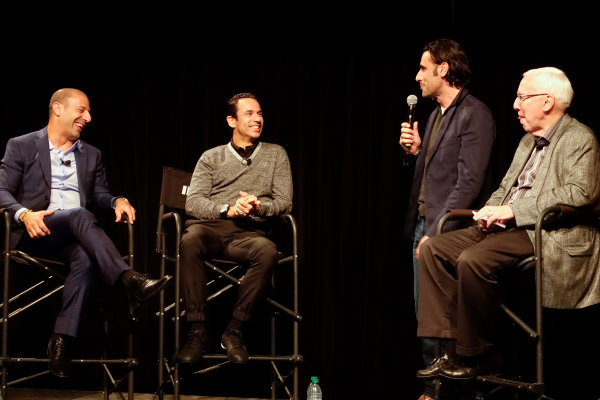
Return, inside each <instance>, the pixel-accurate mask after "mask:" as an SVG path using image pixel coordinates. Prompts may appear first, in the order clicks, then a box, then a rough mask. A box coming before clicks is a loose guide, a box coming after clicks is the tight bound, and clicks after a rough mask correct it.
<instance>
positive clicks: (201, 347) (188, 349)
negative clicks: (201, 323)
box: [177, 329, 206, 364]
mask: <svg viewBox="0 0 600 400" xmlns="http://www.w3.org/2000/svg"><path fill="white" fill-rule="evenodd" d="M205 349H206V331H205V330H204V329H196V330H192V331H189V332H188V337H187V340H186V342H185V345H184V346H183V349H182V350H181V351H180V352H179V355H178V357H177V359H178V360H179V362H182V363H190V364H194V363H196V362H197V361H198V360H199V359H200V357H202V354H203V353H204V351H205Z"/></svg>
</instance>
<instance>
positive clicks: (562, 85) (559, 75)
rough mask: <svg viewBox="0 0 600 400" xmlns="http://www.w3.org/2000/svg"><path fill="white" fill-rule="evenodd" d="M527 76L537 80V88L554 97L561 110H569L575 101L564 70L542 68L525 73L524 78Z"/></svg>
mask: <svg viewBox="0 0 600 400" xmlns="http://www.w3.org/2000/svg"><path fill="white" fill-rule="evenodd" d="M526 76H529V77H531V78H532V79H534V80H535V86H536V88H537V90H538V91H539V92H540V93H541V92H545V93H548V94H551V95H552V96H554V98H555V99H556V102H557V104H558V107H559V108H560V109H562V110H566V109H567V108H569V106H570V105H571V100H573V87H572V86H571V81H569V78H567V75H566V74H565V73H564V72H563V71H562V70H560V69H558V68H555V67H542V68H536V69H530V70H529V71H527V72H525V73H523V77H526Z"/></svg>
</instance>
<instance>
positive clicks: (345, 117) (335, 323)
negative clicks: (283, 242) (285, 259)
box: [0, 2, 600, 400]
mask: <svg viewBox="0 0 600 400" xmlns="http://www.w3.org/2000/svg"><path fill="white" fill-rule="evenodd" d="M505 5H506V4H505ZM497 7H498V8H499V9H497V10H495V12H494V13H491V14H490V13H489V12H487V11H486V12H483V11H482V12H479V11H477V9H475V8H473V7H470V6H467V5H466V4H463V3H461V2H456V3H455V2H440V4H438V5H430V6H425V5H423V6H418V7H417V6H415V7H414V9H411V10H405V11H410V12H406V13H404V14H393V15H392V14H390V13H388V14H386V12H385V11H377V12H376V11H372V10H367V11H366V12H365V13H364V14H362V13H360V12H353V13H352V15H351V16H350V17H348V16H347V18H340V17H339V16H338V15H336V14H335V13H332V14H331V16H328V17H327V18H326V17H324V16H322V15H321V16H320V17H314V16H312V15H309V13H308V12H306V10H304V12H305V13H306V14H304V13H303V14H301V15H300V16H299V17H298V18H297V19H293V21H292V20H290V19H289V18H288V17H289V15H287V16H286V18H283V17H281V18H274V19H270V21H267V23H265V21H264V18H263V19H261V20H260V21H257V24H258V25H259V27H258V28H257V29H256V30H255V29H254V28H253V24H252V22H253V19H254V17H253V16H252V14H251V13H249V14H248V21H246V22H245V23H244V25H238V24H233V25H232V27H227V28H226V29H222V28H221V29H216V28H214V26H212V25H211V26H210V27H209V26H207V25H206V24H204V23H193V22H197V21H192V19H193V18H191V16H188V17H189V18H186V17H185V16H184V15H183V14H185V10H180V11H177V12H175V10H172V12H169V13H166V14H165V15H161V16H158V15H154V19H153V20H152V22H147V23H145V22H140V20H138V21H137V22H136V23H135V24H130V23H129V21H126V18H124V17H121V18H116V20H109V21H108V22H106V21H105V22H104V24H103V25H102V26H100V25H99V24H90V26H87V27H86V28H85V29H84V30H83V33H82V34H81V36H79V34H77V33H75V32H70V31H67V32H65V31H64V30H61V31H60V35H59V36H60V39H59V40H58V41H56V42H55V41H54V39H51V36H50V34H49V33H48V32H51V31H52V29H50V30H49V31H48V32H46V33H45V34H43V35H42V36H37V35H32V36H27V35H24V36H23V38H22V39H20V38H19V39H18V40H14V41H9V42H8V43H7V46H8V49H7V50H6V54H7V55H8V57H4V61H3V63H4V67H5V71H6V70H7V72H5V74H4V78H5V79H4V86H5V89H6V90H5V96H3V99H2V107H1V108H0V113H1V118H2V124H3V128H2V140H1V143H0V145H1V146H2V148H4V144H5V142H6V140H7V139H8V138H9V137H12V136H16V135H19V134H24V133H27V132H30V131H33V130H37V129H39V128H41V127H43V126H44V125H45V124H46V122H47V114H46V111H45V110H46V107H47V106H48V101H49V98H50V95H51V94H52V92H53V91H54V90H56V89H58V88H60V87H76V88H79V89H82V90H83V91H85V92H86V93H87V94H88V96H89V97H90V101H91V106H92V116H93V119H94V120H93V122H92V124H91V125H90V126H89V127H88V128H86V130H85V131H84V132H83V139H84V140H86V141H87V142H89V143H91V144H93V145H95V146H97V147H99V148H100V149H102V150H103V155H104V162H105V164H106V168H107V172H108V176H109V180H110V182H111V187H112V189H113V192H114V193H116V194H121V195H124V196H126V197H128V198H129V199H130V201H131V202H132V203H133V204H134V206H135V207H136V208H137V218H138V219H137V221H136V224H135V226H136V235H137V236H136V257H137V259H136V268H137V269H138V270H140V271H143V272H148V273H150V274H152V275H156V274H157V273H158V262H159V259H158V256H157V255H155V254H154V235H155V229H156V215H157V211H158V199H159V193H160V179H161V171H162V167H163V166H175V167H178V168H182V169H187V170H193V168H194V166H195V163H196V161H197V159H198V157H199V156H200V154H201V153H202V152H203V151H204V150H206V149H208V148H210V147H213V146H216V145H219V144H223V143H226V142H227V141H228V140H229V135H230V133H229V129H228V127H227V125H226V122H225V116H224V105H225V102H226V100H227V99H228V98H229V97H230V96H231V95H233V94H235V93H237V92H242V91H250V92H253V93H255V94H256V95H257V96H258V98H259V99H260V102H261V105H262V108H263V111H264V117H265V127H264V130H263V140H265V141H269V142H275V143H279V144H281V145H283V146H284V147H285V148H286V149H287V151H288V153H289V156H290V161H291V165H292V171H293V177H294V207H293V214H294V215H295V217H296V219H297V221H298V227H299V239H300V251H301V257H300V263H301V264H300V268H301V286H300V287H301V297H300V299H301V300H300V301H301V313H302V314H303V316H304V321H303V323H302V324H301V335H302V336H301V353H302V354H303V355H304V360H305V362H304V364H303V367H302V383H303V385H302V387H301V389H302V391H304V388H305V386H307V385H308V381H309V377H310V376H311V375H317V376H319V378H320V379H321V385H322V387H323V391H324V393H325V398H327V399H331V400H333V399H345V398H360V397H364V396H368V397H369V398H384V397H392V396H393V397H394V398H413V397H416V395H418V392H419V389H420V387H419V382H418V381H417V380H416V379H415V378H414V372H415V369H416V368H417V366H418V342H417V340H416V338H415V317H414V312H413V304H412V270H411V261H410V252H409V248H408V244H407V243H404V242H402V240H401V235H400V233H401V231H402V226H403V222H404V220H403V219H404V210H405V208H406V205H407V196H408V193H409V191H410V186H411V181H412V170H411V169H410V168H404V167H402V165H401V150H400V149H399V148H398V144H397V141H398V136H399V130H400V123H401V122H403V121H404V120H405V119H406V114H407V107H406V97H407V96H408V95H409V94H413V93H414V94H417V95H419V97H420V91H419V87H418V84H417V83H416V82H415V81H414V77H415V75H416V73H417V71H418V63H419V60H420V55H421V49H422V47H423V45H425V44H426V43H427V42H429V41H430V40H433V39H437V38H440V37H451V38H453V39H456V40H458V41H459V42H461V43H462V44H463V45H464V47H465V49H466V51H467V54H468V56H469V59H470V62H471V67H472V69H473V72H474V75H473V79H472V84H471V85H470V89H471V90H472V92H473V93H474V94H475V95H476V96H477V97H479V98H481V99H482V100H483V101H485V102H486V103H487V104H488V105H489V106H490V108H491V109H492V111H493V113H494V116H495V118H496V123H497V128H498V138H497V145H496V151H495V153H494V163H493V164H494V168H495V176H496V177H497V179H498V180H499V178H500V177H501V176H502V175H503V173H504V171H505V170H506V168H507V166H508V163H509V161H510V158H511V156H512V153H513V151H514V149H515V148H516V145H517V143H518V140H519V138H520V137H521V135H522V134H523V131H522V128H521V127H520V125H519V123H518V121H517V118H516V113H515V112H514V111H513V110H512V102H513V99H514V97H515V93H516V89H517V86H518V83H519V81H520V74H521V73H522V72H524V71H525V70H527V69H529V68H534V67H540V66H547V65H552V66H556V67H559V68H562V69H563V70H565V72H566V73H567V75H569V77H570V78H571V80H572V82H573V86H574V88H575V100H574V103H573V105H572V108H571V110H570V113H571V115H573V116H575V117H576V118H578V119H579V120H581V121H582V122H584V123H586V124H588V125H590V126H591V127H592V129H595V130H596V131H598V129H600V127H599V126H598V120H597V118H594V117H595V114H594V112H595V111H596V109H597V108H598V100H597V97H596V96H595V95H596V93H597V90H596V89H597V82H596V80H595V79H593V78H592V68H591V65H590V61H589V59H587V56H585V54H586V53H585V52H583V51H584V50H588V48H589V46H590V45H591V43H592V41H593V40H594V39H593V37H592V36H589V35H587V34H586V32H581V30H585V29H580V30H577V32H573V31H570V32H566V33H565V32H557V28H556V27H555V26H554V25H552V24H550V23H549V22H548V19H545V18H542V15H541V14H540V13H539V12H537V11H536V13H533V12H531V11H532V10H528V11H527V12H524V10H522V9H521V10H520V12H519V13H518V14H516V13H515V15H514V16H513V15H512V12H513V7H512V6H511V7H507V8H506V9H505V8H504V7H503V6H497ZM585 13H586V11H585V10H581V9H573V10H571V12H570V14H569V15H571V14H572V18H581V16H582V15H585ZM548 14H551V13H548ZM524 15H525V17H524ZM175 16H177V17H181V18H183V19H182V20H180V19H179V18H175ZM209 19H210V18H209V17H207V16H206V15H205V16H203V17H202V21H203V22H207V21H208V20H209ZM182 21H183V22H182ZM180 22H181V23H180ZM261 22H262V25H260V23H261ZM173 23H175V26H174V27H173V28H169V29H167V28H166V26H170V24H173ZM221 23H222V24H224V25H223V26H227V25H229V23H228V22H227V21H222V22H221ZM578 27H579V28H581V25H578ZM100 32H102V33H103V34H102V35H99V34H98V33H100ZM13 34H14V32H13ZM560 35H564V36H560ZM586 59H587V61H586ZM432 108H433V103H432V102H431V101H430V100H427V99H422V98H420V101H419V104H418V105H417V118H418V120H419V122H420V123H421V126H422V127H424V125H425V122H426V118H427V115H428V114H429V112H430V111H431V110H432ZM144 312H145V313H146V315H145V316H144V317H143V318H142V321H141V323H142V328H143V329H147V333H145V334H144V335H143V336H142V337H141V338H140V340H139V341H138V346H139V348H140V349H142V351H143V352H144V354H151V352H152V350H153V349H155V347H156V337H155V335H154V334H153V332H154V331H153V329H154V325H153V319H152V312H153V310H152V307H147V308H145V309H144ZM50 326H51V325H50ZM216 329H221V327H218V328H216ZM46 336H47V335H45V334H44V337H46ZM43 340H45V339H42V341H43ZM247 346H248V347H250V348H251V347H252V343H251V342H249V343H247ZM142 362H143V364H142V365H141V366H140V370H141V371H142V372H143V373H141V374H138V377H137V381H136V382H137V391H141V392H153V391H154V390H156V382H155V364H154V361H153V359H152V357H151V356H150V355H148V356H147V358H146V357H145V356H142ZM238 370H239V372H236V371H231V370H230V371H229V372H228V374H230V375H229V376H228V378H227V379H228V384H223V385H222V386H221V387H214V388H212V389H211V390H213V391H214V393H216V394H222V395H237V396H245V397H249V396H262V397H267V396H268V391H264V390H265V389H264V387H261V388H257V387H256V386H260V385H258V384H257V385H252V384H249V385H243V384H239V385H236V384H232V382H240V381H241V380H242V379H243V378H242V377H244V376H248V375H249V373H248V371H245V372H244V371H242V369H241V368H238ZM206 379H207V380H209V378H206ZM227 379H224V381H226V380H227ZM238 379H239V381H238ZM79 383H80V384H81V382H79ZM48 384H50V385H56V381H49V382H48ZM305 384H306V385H305ZM65 385H66V386H68V384H65ZM215 386H218V385H215ZM184 388H185V386H184ZM184 393H185V389H184ZM200 394H209V393H200ZM302 396H304V394H302Z"/></svg>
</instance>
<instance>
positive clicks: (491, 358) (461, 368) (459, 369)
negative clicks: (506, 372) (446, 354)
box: [440, 354, 502, 379]
mask: <svg viewBox="0 0 600 400" xmlns="http://www.w3.org/2000/svg"><path fill="white" fill-rule="evenodd" d="M501 370H502V358H501V356H500V354H491V355H484V356H477V357H464V358H463V359H461V360H459V361H456V362H451V363H448V364H446V365H444V366H443V367H442V368H441V369H440V375H442V376H445V377H446V378H450V379H472V378H476V377H478V376H482V375H496V374H498V373H500V372H501Z"/></svg>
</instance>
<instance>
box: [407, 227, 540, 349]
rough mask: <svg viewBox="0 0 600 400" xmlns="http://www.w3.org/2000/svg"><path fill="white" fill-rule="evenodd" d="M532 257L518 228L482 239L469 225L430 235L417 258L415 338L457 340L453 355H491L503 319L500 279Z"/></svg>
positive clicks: (527, 242) (526, 238) (525, 234)
mask: <svg viewBox="0 0 600 400" xmlns="http://www.w3.org/2000/svg"><path fill="white" fill-rule="evenodd" d="M531 254H533V245H532V244H531V241H530V240H529V237H528V236H527V232H526V231H524V230H522V229H510V230H508V231H502V232H497V233H490V234H485V233H483V232H482V231H481V230H480V229H479V228H478V227H476V226H473V227H469V228H465V229H460V230H457V231H453V232H449V233H445V234H443V235H439V236H434V237H432V238H430V239H428V240H426V241H425V242H424V243H423V245H421V249H420V254H419V314H418V328H417V335H418V336H420V337H434V338H451V339H456V352H457V353H458V354H460V355H464V356H474V355H478V354H482V353H485V352H488V351H491V350H494V348H495V347H496V345H497V344H498V341H499V339H500V338H499V337H498V335H499V329H498V321H501V320H502V318H503V312H502V309H501V308H500V303H501V300H502V296H503V291H502V285H501V282H499V280H500V279H501V278H502V277H503V276H505V275H506V273H507V272H508V271H510V270H514V268H515V266H516V264H517V262H518V261H519V260H521V259H522V258H524V257H527V256H530V255H531Z"/></svg>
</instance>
